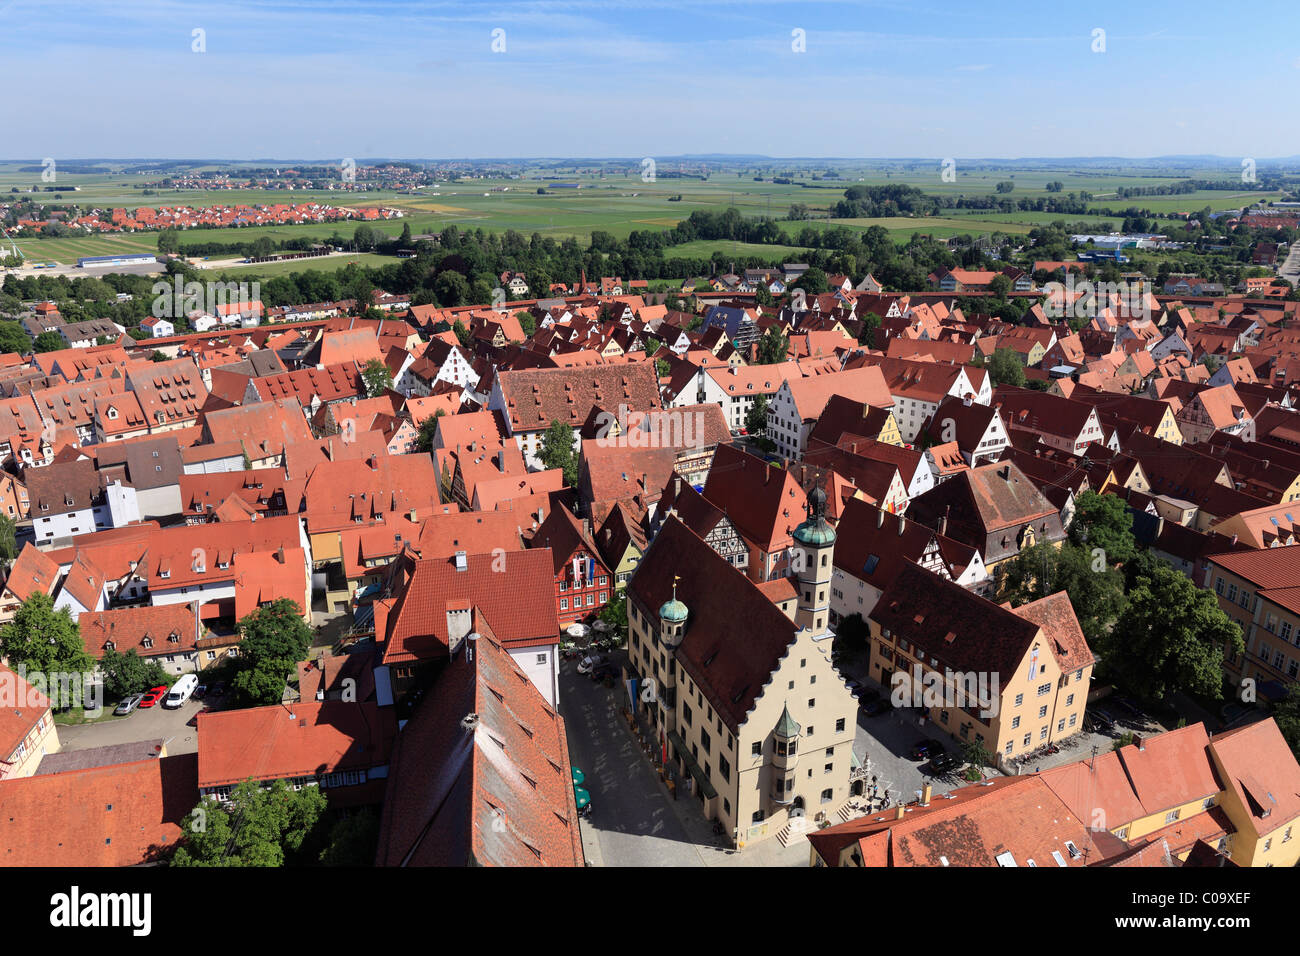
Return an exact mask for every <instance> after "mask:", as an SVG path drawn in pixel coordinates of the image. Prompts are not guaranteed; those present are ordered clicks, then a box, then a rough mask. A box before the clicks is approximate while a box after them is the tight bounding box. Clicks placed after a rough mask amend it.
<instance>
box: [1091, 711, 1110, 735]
mask: <svg viewBox="0 0 1300 956" xmlns="http://www.w3.org/2000/svg"><path fill="white" fill-rule="evenodd" d="M1083 726H1084V729H1085V730H1092V731H1096V732H1098V733H1103V734H1109V733H1114V731H1115V719H1114V718H1113V717H1111V715H1110V714H1108V713H1106V712H1105V711H1104V710H1090V711H1088V713H1087V716H1085V717H1084V720H1083Z"/></svg>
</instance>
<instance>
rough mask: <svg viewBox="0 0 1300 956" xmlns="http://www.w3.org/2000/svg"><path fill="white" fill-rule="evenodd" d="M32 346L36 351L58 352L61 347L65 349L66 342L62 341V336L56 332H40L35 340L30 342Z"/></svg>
mask: <svg viewBox="0 0 1300 956" xmlns="http://www.w3.org/2000/svg"><path fill="white" fill-rule="evenodd" d="M32 347H33V348H34V349H35V350H36V351H37V352H58V351H60V350H61V349H66V348H67V347H68V343H67V342H65V341H63V336H61V335H60V334H59V333H58V332H42V333H41V334H40V335H38V336H36V341H35V342H33V343H32Z"/></svg>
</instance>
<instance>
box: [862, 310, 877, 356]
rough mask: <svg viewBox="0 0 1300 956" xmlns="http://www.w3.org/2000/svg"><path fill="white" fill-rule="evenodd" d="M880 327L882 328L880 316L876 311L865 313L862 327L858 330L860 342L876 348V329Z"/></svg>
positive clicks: (870, 347)
mask: <svg viewBox="0 0 1300 956" xmlns="http://www.w3.org/2000/svg"><path fill="white" fill-rule="evenodd" d="M878 328H880V316H878V315H876V314H875V313H874V312H867V313H864V314H863V316H862V328H861V329H860V330H859V331H858V344H859V345H865V346H866V347H867V348H869V349H874V348H875V347H876V329H878Z"/></svg>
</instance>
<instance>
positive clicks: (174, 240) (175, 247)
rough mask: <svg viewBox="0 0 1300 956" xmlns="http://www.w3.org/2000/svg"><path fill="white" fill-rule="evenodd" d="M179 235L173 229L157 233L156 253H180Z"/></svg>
mask: <svg viewBox="0 0 1300 956" xmlns="http://www.w3.org/2000/svg"><path fill="white" fill-rule="evenodd" d="M180 250H181V240H180V233H178V232H177V231H176V230H175V229H164V230H163V231H162V232H160V233H158V251H159V252H161V253H163V254H164V255H167V254H170V253H175V252H180Z"/></svg>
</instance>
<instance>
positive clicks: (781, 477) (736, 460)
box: [703, 445, 807, 552]
mask: <svg viewBox="0 0 1300 956" xmlns="http://www.w3.org/2000/svg"><path fill="white" fill-rule="evenodd" d="M703 494H704V497H705V498H707V499H708V500H709V502H710V503H711V504H712V505H713V506H714V507H716V508H720V509H721V510H722V511H723V512H725V513H726V515H727V517H728V518H730V519H731V521H732V523H733V524H735V526H736V529H737V530H738V531H739V532H740V533H741V534H743V535H744V536H745V537H746V538H747V539H748V540H750V541H752V542H755V543H757V544H758V545H759V546H760V547H761V548H762V549H763V550H764V551H769V552H770V551H772V550H774V549H775V548H777V547H786V546H788V542H789V539H790V536H791V534H793V533H794V529H795V528H797V527H798V526H799V523H800V522H801V521H803V517H804V511H805V505H806V504H807V497H806V495H805V494H804V491H803V489H802V488H801V487H800V486H799V483H798V482H797V481H795V479H794V477H793V476H792V475H791V474H790V472H788V471H786V470H785V469H784V468H776V467H773V466H772V465H770V464H768V463H767V462H766V461H764V460H763V459H762V458H758V457H756V456H754V455H751V454H749V453H748V452H745V451H742V450H740V449H738V448H735V447H733V446H731V445H719V446H718V450H717V451H716V452H715V453H714V455H713V464H712V466H711V467H710V468H709V477H708V479H707V480H706V481H705V483H704V491H703Z"/></svg>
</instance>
